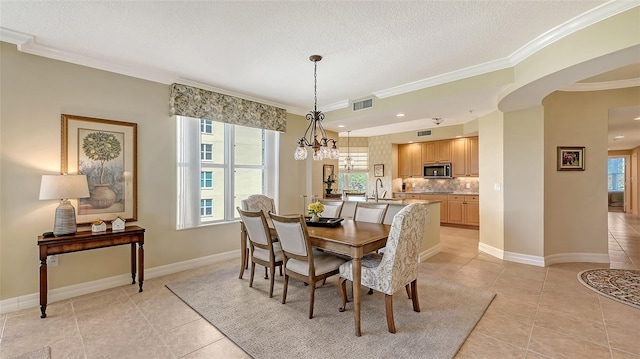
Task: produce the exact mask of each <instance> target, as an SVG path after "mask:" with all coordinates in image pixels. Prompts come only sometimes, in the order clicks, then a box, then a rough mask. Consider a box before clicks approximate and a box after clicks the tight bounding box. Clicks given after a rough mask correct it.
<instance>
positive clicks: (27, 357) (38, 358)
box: [9, 347, 51, 359]
mask: <svg viewBox="0 0 640 359" xmlns="http://www.w3.org/2000/svg"><path fill="white" fill-rule="evenodd" d="M50 358H51V348H49V347H42V348H40V349H38V350H34V351H31V352H28V353H24V354H20V355H15V356H12V357H10V358H9V359H50Z"/></svg>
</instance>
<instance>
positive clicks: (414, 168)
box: [398, 143, 423, 178]
mask: <svg viewBox="0 0 640 359" xmlns="http://www.w3.org/2000/svg"><path fill="white" fill-rule="evenodd" d="M422 145H423V144H422V143H408V144H402V145H398V176H399V177H401V178H409V177H419V178H422Z"/></svg>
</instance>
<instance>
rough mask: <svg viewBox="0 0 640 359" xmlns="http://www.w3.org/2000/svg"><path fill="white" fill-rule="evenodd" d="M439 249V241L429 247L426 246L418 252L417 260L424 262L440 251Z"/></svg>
mask: <svg viewBox="0 0 640 359" xmlns="http://www.w3.org/2000/svg"><path fill="white" fill-rule="evenodd" d="M440 251H441V249H440V243H438V244H436V245H435V246H433V247H431V248H427V250H425V251H423V252H420V255H419V257H418V261H419V262H420V263H422V262H424V261H425V260H427V259H429V258H431V257H433V256H435V255H436V254H438V253H440Z"/></svg>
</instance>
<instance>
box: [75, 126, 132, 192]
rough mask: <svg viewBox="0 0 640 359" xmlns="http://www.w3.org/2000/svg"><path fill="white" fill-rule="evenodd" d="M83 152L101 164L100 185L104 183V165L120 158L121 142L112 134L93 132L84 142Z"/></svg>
mask: <svg viewBox="0 0 640 359" xmlns="http://www.w3.org/2000/svg"><path fill="white" fill-rule="evenodd" d="M82 150H83V151H84V154H85V155H86V156H87V157H88V158H89V159H91V160H94V161H99V162H100V183H104V163H105V162H107V161H111V160H113V159H115V158H117V157H118V156H120V151H121V150H122V147H120V141H118V139H116V137H115V136H114V135H113V134H111V133H106V132H93V133H90V134H88V135H87V136H86V137H85V138H84V139H83V140H82Z"/></svg>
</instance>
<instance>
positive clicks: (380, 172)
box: [373, 164, 384, 177]
mask: <svg viewBox="0 0 640 359" xmlns="http://www.w3.org/2000/svg"><path fill="white" fill-rule="evenodd" d="M373 176H374V177H384V165H383V164H378V165H373Z"/></svg>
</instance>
